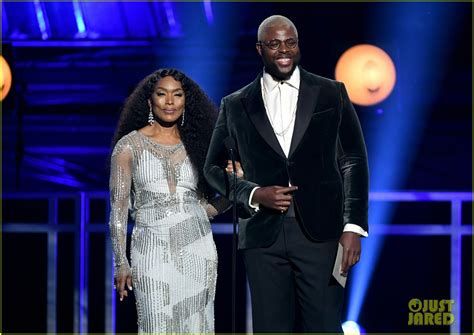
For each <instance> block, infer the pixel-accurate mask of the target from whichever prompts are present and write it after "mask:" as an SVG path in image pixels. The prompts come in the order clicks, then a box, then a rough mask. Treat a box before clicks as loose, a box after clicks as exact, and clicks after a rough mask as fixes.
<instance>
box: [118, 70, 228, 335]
mask: <svg viewBox="0 0 474 335" xmlns="http://www.w3.org/2000/svg"><path fill="white" fill-rule="evenodd" d="M217 114H218V111H217V108H216V106H215V105H214V104H213V103H212V102H211V100H210V99H209V98H208V97H207V96H206V94H205V93H204V92H203V91H202V90H201V89H200V87H199V86H198V85H197V84H196V83H195V82H194V81H192V80H191V79H190V78H188V77H187V76H186V75H185V74H183V73H181V72H179V71H178V70H175V69H161V70H158V71H156V72H154V73H152V74H151V75H149V76H147V77H146V78H145V79H143V80H142V81H141V82H140V83H139V84H138V86H137V87H136V88H135V90H134V92H133V93H132V94H131V95H130V97H129V98H128V99H127V101H126V103H125V106H124V108H123V111H122V114H121V117H120V121H119V125H118V127H117V130H116V132H115V136H114V139H113V146H114V149H113V153H112V157H111V177H110V193H111V200H110V201H111V215H110V223H109V225H110V230H111V237H112V242H113V252H114V266H115V280H116V288H117V291H118V293H119V296H120V300H121V301H122V300H123V298H124V297H126V296H127V290H126V288H125V284H126V285H127V286H128V289H129V290H132V282H133V289H134V291H135V296H136V301H137V312H138V328H139V332H140V333H164V332H166V333H169V332H181V333H183V332H200V333H209V332H213V331H214V295H215V285H216V276H217V254H216V248H215V244H214V241H213V238H212V233H211V226H210V223H209V218H212V217H213V216H214V215H216V214H218V213H219V212H221V211H223V210H224V209H226V208H227V207H228V202H227V201H226V200H225V199H223V198H218V199H214V198H213V197H214V192H213V191H212V190H211V189H210V187H209V186H208V185H207V183H206V181H205V179H204V176H203V172H202V170H203V165H204V161H205V156H206V153H207V148H208V145H209V142H210V138H211V135H212V130H213V127H214V123H215V121H216V118H217ZM129 207H130V208H131V210H132V218H133V219H134V221H135V226H134V229H133V233H132V240H131V252H130V255H131V263H132V267H131V268H130V266H129V263H128V261H127V257H126V236H127V220H128V209H129Z"/></svg>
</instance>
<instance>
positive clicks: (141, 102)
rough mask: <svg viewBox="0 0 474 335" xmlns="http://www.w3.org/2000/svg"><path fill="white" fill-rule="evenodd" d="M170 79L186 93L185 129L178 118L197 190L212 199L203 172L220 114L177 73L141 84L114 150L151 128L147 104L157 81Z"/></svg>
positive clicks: (149, 78) (131, 98)
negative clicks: (135, 133) (123, 140)
mask: <svg viewBox="0 0 474 335" xmlns="http://www.w3.org/2000/svg"><path fill="white" fill-rule="evenodd" d="M168 76H171V77H173V78H174V79H175V80H177V81H179V82H180V83H181V86H182V87H183V90H184V96H185V114H186V115H185V120H184V125H183V126H182V125H181V118H179V119H178V121H177V127H178V131H179V135H180V137H181V141H182V142H183V145H184V147H185V149H186V152H187V154H188V156H189V158H190V160H191V163H192V164H193V166H194V167H195V168H196V170H197V171H198V176H199V179H198V190H199V191H200V192H201V193H202V195H203V196H205V197H206V198H208V199H209V198H212V197H213V195H214V194H215V193H214V191H213V190H212V189H211V187H210V186H209V185H208V184H207V182H206V180H205V178H204V173H203V168H204V162H205V159H206V155H207V149H208V148H209V143H210V141H211V136H212V131H213V129H214V125H215V123H216V120H217V116H218V114H219V110H218V108H217V106H216V105H215V104H214V103H213V102H212V100H211V99H210V98H209V97H208V96H207V94H206V93H205V92H204V91H203V90H202V89H201V88H200V87H199V85H198V84H196V82H194V81H193V80H192V79H191V78H189V77H188V76H186V75H185V74H184V73H183V72H181V71H179V70H177V69H172V68H164V69H159V70H157V71H155V72H153V73H151V74H150V75H148V76H147V77H145V78H144V79H142V80H141V81H140V83H138V85H137V86H136V87H135V89H134V91H133V92H132V94H131V95H130V96H129V97H128V98H127V100H126V101H125V104H124V106H123V108H122V111H121V114H120V119H119V122H118V125H117V128H116V130H115V133H114V137H113V139H112V149H113V148H114V147H115V145H116V144H117V142H118V141H119V140H120V139H121V138H122V137H123V136H125V135H127V134H128V133H130V132H131V131H133V130H138V129H140V128H143V127H145V126H147V125H148V114H149V111H150V110H149V106H148V100H149V99H150V97H151V95H152V93H153V92H154V90H155V86H156V84H157V83H158V81H160V79H162V78H164V77H168Z"/></svg>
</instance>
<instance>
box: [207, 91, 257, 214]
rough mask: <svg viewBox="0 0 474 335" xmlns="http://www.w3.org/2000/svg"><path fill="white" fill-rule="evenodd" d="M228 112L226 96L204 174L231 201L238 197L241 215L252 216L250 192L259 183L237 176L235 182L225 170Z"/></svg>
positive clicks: (210, 183) (228, 133) (228, 126)
mask: <svg viewBox="0 0 474 335" xmlns="http://www.w3.org/2000/svg"><path fill="white" fill-rule="evenodd" d="M228 112H229V111H228V110H227V107H226V98H224V99H222V102H221V107H220V113H219V117H218V119H217V123H216V126H215V128H214V132H213V134H212V138H211V143H210V146H209V150H208V152H207V158H206V163H205V165H204V175H205V177H206V179H207V182H208V183H209V185H211V187H213V188H214V189H215V190H216V191H217V192H219V193H220V194H222V195H223V196H225V197H226V198H228V199H229V200H230V201H233V199H234V197H235V198H236V200H237V205H238V206H239V209H240V211H239V215H240V216H250V215H253V214H254V212H255V211H254V209H252V208H251V207H250V206H249V197H250V193H251V192H252V189H253V188H254V187H256V186H258V185H257V184H255V183H252V182H250V181H248V180H245V179H242V178H237V182H236V183H235V184H234V180H233V179H234V178H233V177H232V174H228V173H227V172H226V171H225V163H226V160H227V155H226V149H225V147H224V144H223V143H224V140H225V139H226V138H227V137H228V136H231V134H230V132H229V128H230V125H229V123H230V121H229V119H228Z"/></svg>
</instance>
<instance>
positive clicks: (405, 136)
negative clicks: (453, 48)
mask: <svg viewBox="0 0 474 335" xmlns="http://www.w3.org/2000/svg"><path fill="white" fill-rule="evenodd" d="M376 8H377V9H376V10H375V12H374V15H373V17H374V20H373V22H371V24H373V30H374V31H377V32H378V33H377V36H376V37H374V38H375V40H374V43H376V44H377V45H380V46H382V47H384V49H386V50H387V49H390V48H393V49H394V50H393V51H392V52H390V53H391V54H393V55H397V57H396V58H395V59H393V60H394V63H395V66H396V68H397V74H398V75H397V78H398V79H397V85H396V87H395V90H394V92H393V94H392V96H391V98H390V99H388V100H387V101H386V102H385V103H384V106H383V111H382V109H381V107H376V108H378V109H376V112H377V116H379V118H378V120H377V127H376V128H374V130H373V131H372V132H365V133H364V134H365V137H366V142H367V148H368V157H369V166H370V171H371V178H370V185H371V191H372V192H373V191H387V190H398V189H400V188H403V187H404V182H405V177H406V175H407V173H408V172H409V170H410V167H411V162H412V160H413V158H414V157H415V154H416V152H417V148H418V143H419V142H420V139H421V136H422V134H423V129H424V125H425V122H426V119H427V118H428V117H429V113H430V111H429V110H428V109H427V108H426V106H428V105H429V102H430V99H434V98H433V93H430V92H437V91H438V89H439V87H438V86H437V83H439V81H437V80H432V76H434V75H435V74H437V73H438V72H439V71H438V69H439V68H440V67H441V66H442V63H443V61H444V59H445V55H446V54H447V52H449V50H450V48H449V43H450V41H451V38H452V30H453V29H454V28H455V23H456V20H455V17H456V16H455V15H456V8H455V6H453V5H452V4H446V3H443V4H442V3H410V4H388V3H387V4H381V5H380V6H378V7H376ZM440 18H442V22H443V24H442V25H440ZM380 27H383V28H380ZM433 36H436V38H433ZM433 55H436V56H435V57H434V56H433ZM419 87H423V92H425V93H424V94H420V93H419V90H418V88H419ZM434 94H436V93H434ZM380 111H382V112H380ZM382 116H383V117H382ZM372 200H374V199H372ZM393 210H394V207H393V203H390V202H387V201H383V200H382V201H371V202H370V205H369V227H374V226H378V227H380V226H382V225H384V224H385V225H388V224H390V223H391V218H392V213H393ZM382 227H383V226H382ZM369 234H370V232H369ZM362 244H363V245H362V250H363V252H362V257H361V261H360V263H359V264H357V266H355V268H354V269H353V270H351V276H352V283H353V284H352V285H351V288H350V294H349V304H348V314H347V319H349V320H355V321H357V320H358V319H359V315H360V312H361V309H362V306H363V302H364V299H365V295H366V293H367V290H368V287H369V285H370V281H371V279H372V275H373V272H374V269H375V267H376V265H377V261H378V257H379V253H380V248H381V246H382V245H383V235H377V234H375V235H371V236H369V238H367V240H363V241H362ZM451 330H452V331H453V330H454V331H456V329H453V328H452V329H451ZM457 332H459V330H457Z"/></svg>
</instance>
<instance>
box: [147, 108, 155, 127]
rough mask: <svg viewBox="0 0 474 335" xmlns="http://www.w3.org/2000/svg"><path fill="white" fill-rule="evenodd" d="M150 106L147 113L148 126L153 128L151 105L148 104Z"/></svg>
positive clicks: (153, 119) (153, 120)
mask: <svg viewBox="0 0 474 335" xmlns="http://www.w3.org/2000/svg"><path fill="white" fill-rule="evenodd" d="M149 106H150V113H148V124H149V125H150V126H153V123H155V117H154V116H153V110H152V108H151V104H149Z"/></svg>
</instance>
